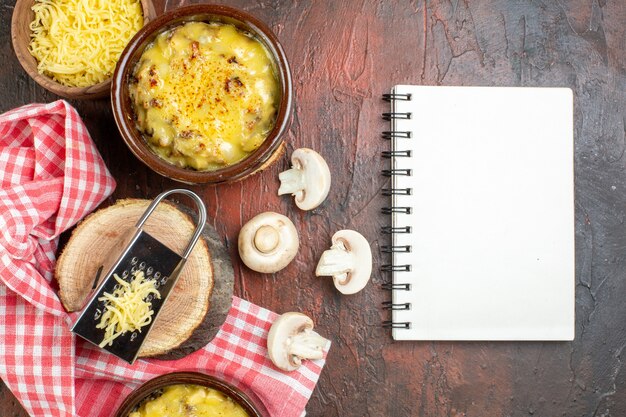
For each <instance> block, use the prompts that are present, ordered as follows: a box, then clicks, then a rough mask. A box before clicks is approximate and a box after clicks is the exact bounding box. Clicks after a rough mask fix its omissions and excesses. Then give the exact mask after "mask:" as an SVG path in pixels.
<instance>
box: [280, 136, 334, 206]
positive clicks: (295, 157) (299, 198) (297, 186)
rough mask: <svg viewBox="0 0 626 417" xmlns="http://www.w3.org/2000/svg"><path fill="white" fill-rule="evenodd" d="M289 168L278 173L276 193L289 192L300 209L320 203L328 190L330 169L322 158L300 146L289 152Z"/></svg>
mask: <svg viewBox="0 0 626 417" xmlns="http://www.w3.org/2000/svg"><path fill="white" fill-rule="evenodd" d="M291 165H292V167H291V169H288V170H287V171H284V172H281V173H280V174H278V178H279V179H280V188H279V189H278V195H283V194H291V195H293V196H294V197H295V200H296V206H298V208H300V209H301V210H313V209H314V208H315V207H317V206H319V205H320V204H322V202H323V201H324V200H325V199H326V196H327V195H328V190H330V170H329V169H328V165H327V164H326V161H324V158H322V156H321V155H320V154H318V153H317V152H315V151H314V150H312V149H307V148H300V149H296V150H295V151H293V153H292V154H291Z"/></svg>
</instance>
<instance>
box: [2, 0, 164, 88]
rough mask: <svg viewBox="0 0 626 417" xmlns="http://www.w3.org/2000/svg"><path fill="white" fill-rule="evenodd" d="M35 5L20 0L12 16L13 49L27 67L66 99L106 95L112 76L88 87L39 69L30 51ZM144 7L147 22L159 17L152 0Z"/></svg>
mask: <svg viewBox="0 0 626 417" xmlns="http://www.w3.org/2000/svg"><path fill="white" fill-rule="evenodd" d="M33 4H35V0H17V2H16V3H15V8H14V9H13V16H12V18H11V40H12V41H13V49H14V50H15V55H17V59H18V60H19V61H20V64H21V65H22V67H23V68H24V70H25V71H26V72H27V73H28V75H29V76H30V77H31V78H32V79H33V80H35V81H36V82H37V84H39V85H40V86H42V87H43V88H45V89H46V90H48V91H51V92H53V93H54V94H57V95H59V96H62V97H65V98H70V99H85V98H99V97H104V96H106V95H107V94H108V92H109V90H110V89H111V79H109V80H106V81H103V82H101V83H99V84H96V85H92V86H89V87H68V86H65V85H63V84H60V83H58V82H56V81H54V80H53V79H52V78H50V77H47V76H45V75H43V74H40V73H39V71H37V60H35V58H34V57H33V56H32V55H31V54H30V52H29V50H28V45H29V44H30V33H31V31H30V24H31V22H32V21H33V19H34V18H35V13H34V12H33V11H32V10H31V7H33ZM141 7H142V9H143V16H144V24H146V23H147V22H149V21H150V20H152V19H154V18H155V17H156V12H155V11H154V5H153V4H152V1H151V0H141Z"/></svg>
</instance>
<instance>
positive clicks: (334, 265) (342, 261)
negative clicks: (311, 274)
mask: <svg viewBox="0 0 626 417" xmlns="http://www.w3.org/2000/svg"><path fill="white" fill-rule="evenodd" d="M354 265H355V260H354V256H353V255H352V253H351V252H348V250H347V249H346V246H345V245H344V244H343V242H341V241H339V242H337V243H335V244H333V245H332V246H331V247H330V249H329V250H326V251H324V253H322V256H321V257H320V261H319V263H318V264H317V268H315V275H317V276H318V277H319V276H332V277H333V278H335V279H336V280H338V281H339V283H341V284H345V282H346V280H347V278H348V273H350V272H351V271H352V268H353V267H354Z"/></svg>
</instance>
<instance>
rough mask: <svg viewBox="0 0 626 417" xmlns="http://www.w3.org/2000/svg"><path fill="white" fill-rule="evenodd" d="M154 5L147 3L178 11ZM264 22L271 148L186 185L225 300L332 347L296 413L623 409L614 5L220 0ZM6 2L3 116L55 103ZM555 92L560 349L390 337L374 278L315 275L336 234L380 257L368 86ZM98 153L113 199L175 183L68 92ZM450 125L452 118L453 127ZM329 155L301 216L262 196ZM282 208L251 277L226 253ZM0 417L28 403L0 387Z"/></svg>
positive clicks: (377, 91)
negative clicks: (227, 277) (566, 236)
mask: <svg viewBox="0 0 626 417" xmlns="http://www.w3.org/2000/svg"><path fill="white" fill-rule="evenodd" d="M186 3H187V2H186V1H180V0H167V1H166V0H160V1H156V2H155V5H156V7H157V10H158V11H163V10H164V8H165V7H167V8H168V9H171V8H174V7H177V6H180V5H182V4H186ZM216 3H224V4H228V5H230V6H233V7H241V8H243V9H244V10H246V11H247V12H249V13H252V14H254V15H255V16H257V17H258V18H260V19H262V20H263V21H265V22H266V23H268V24H269V25H270V27H272V28H273V29H274V31H275V32H276V34H277V36H278V38H279V39H280V40H281V42H282V43H283V46H284V48H285V51H286V54H287V56H288V58H289V60H290V65H291V68H292V72H293V79H294V88H295V100H294V104H295V107H294V116H293V123H292V126H291V130H290V132H289V134H288V136H287V138H286V139H287V149H286V153H285V154H284V155H283V156H282V157H281V159H280V160H279V161H278V162H277V163H276V164H275V165H273V166H271V167H269V168H268V169H266V170H265V171H263V172H261V173H259V174H257V175H254V176H252V177H250V178H247V179H245V180H243V181H241V182H238V183H235V184H230V185H223V186H218V187H201V186H195V187H190V188H191V189H193V190H194V191H195V192H197V193H198V194H200V195H201V196H202V198H203V199H204V201H205V202H206V204H207V208H208V214H209V218H210V219H211V220H210V222H211V223H212V225H213V226H214V227H215V229H216V230H217V234H218V235H219V236H224V237H225V244H226V247H227V248H228V251H229V252H230V255H231V257H232V259H233V263H234V268H235V270H234V272H235V294H236V295H238V296H241V297H243V298H245V299H247V300H249V301H251V302H253V303H256V304H259V305H261V306H263V307H267V308H269V309H272V310H274V311H276V312H278V313H282V312H285V311H301V312H304V313H306V314H308V315H310V316H311V317H312V318H313V319H314V321H315V322H316V329H317V330H318V331H319V332H320V333H321V334H322V335H324V336H325V337H327V338H329V339H331V340H332V341H333V345H332V348H331V351H330V355H329V357H328V361H327V365H326V367H325V368H324V371H323V373H322V375H321V378H320V381H319V383H318V386H317V388H316V390H315V392H314V393H313V397H312V399H311V401H310V402H309V404H308V406H307V412H308V415H310V416H325V417H335V416H356V417H362V416H398V417H402V416H428V417H462V416H463V417H484V416H498V417H500V416H511V417H521V416H540V417H544V416H547V417H552V416H566V417H569V416H598V417H599V416H623V415H626V366H624V365H623V363H624V352H625V350H624V348H625V346H626V326H625V325H624V322H625V320H624V317H626V303H624V297H625V296H626V256H624V252H625V250H626V249H625V248H626V223H625V220H626V158H624V150H625V149H626V138H625V135H626V134H625V125H626V116H625V114H624V109H625V108H626V46H625V43H624V42H625V41H624V40H625V39H626V25H625V24H624V23H625V22H626V4H624V2H623V1H597V0H570V1H562V0H560V1H549V2H547V1H534V0H519V1H514V2H511V1H507V0H476V1H467V0H464V1H443V0H429V1H422V0H417V1H415V0H410V1H399V0H390V1H381V0H344V1H312V0H301V1H293V0H228V1H225V0H222V1H216ZM12 7H13V2H12V1H11V0H0V59H2V62H3V65H2V66H0V95H1V97H2V101H0V111H6V110H9V109H11V108H14V107H17V106H19V105H23V104H27V103H32V102H50V101H53V100H55V99H57V98H58V97H56V96H55V95H53V94H51V93H48V92H46V91H44V90H43V89H41V88H40V87H39V86H38V85H37V84H36V83H35V82H33V81H32V80H31V79H30V78H29V77H28V76H27V75H26V73H24V72H23V70H22V69H21V67H20V65H19V63H18V62H17V59H16V58H15V55H14V53H13V50H12V48H11V42H10V34H9V26H10V19H11V12H12ZM401 83H414V84H426V85H438V84H443V85H500V86H562V87H570V88H572V89H573V91H574V97H575V98H574V102H575V113H574V120H575V185H576V225H575V227H576V279H577V288H576V323H577V324H576V339H575V340H574V341H573V342H572V343H541V342H530V343H508V342H503V343H488V342H485V343H438V342H429V343H419V342H410V343H398V342H393V341H392V340H391V338H390V336H389V332H388V331H386V330H383V329H382V328H381V327H380V323H381V322H382V321H383V320H388V319H389V317H390V314H389V312H387V311H384V310H382V309H381V302H383V301H386V300H388V299H389V294H388V293H386V292H385V291H383V290H381V289H380V284H382V283H383V282H386V281H387V280H388V278H389V277H388V276H386V275H382V274H379V273H375V275H374V276H373V279H372V282H371V283H370V284H369V285H368V287H366V288H365V289H364V290H363V291H362V292H360V293H358V294H356V295H354V296H342V295H340V294H338V293H337V292H336V290H335V289H334V287H333V285H332V282H331V280H327V279H321V278H319V279H318V278H316V277H315V275H314V269H315V265H316V263H317V259H318V258H319V256H320V255H321V253H322V252H323V251H324V250H325V249H327V248H328V247H329V246H330V237H331V236H332V234H333V233H334V232H335V231H337V230H339V229H343V228H351V229H355V230H357V231H359V232H361V233H362V234H363V235H364V236H365V237H366V238H367V239H368V240H369V241H370V243H371V246H372V252H373V253H374V265H375V267H376V266H379V265H380V264H382V263H387V262H388V258H387V257H386V255H384V254H382V253H380V246H381V245H383V244H388V242H387V239H386V237H384V236H383V235H381V234H380V228H381V227H382V226H389V223H390V220H389V218H388V217H386V216H383V215H381V214H380V209H381V207H383V206H385V205H386V204H387V201H386V200H385V199H384V198H383V197H381V195H380V189H381V188H383V187H386V186H388V183H387V180H386V179H385V178H383V177H381V176H379V175H378V173H379V172H380V170H381V169H383V168H386V167H385V162H384V161H383V160H382V159H381V158H380V152H381V151H383V150H388V148H389V143H388V142H387V141H384V140H382V139H380V132H381V131H383V130H387V129H388V124H387V123H386V122H384V121H382V120H381V118H380V114H381V113H382V112H384V111H388V103H385V102H383V101H382V100H381V98H380V96H381V94H382V93H384V92H388V91H389V89H390V88H391V87H392V86H393V85H394V84H401ZM72 104H73V105H75V106H76V107H77V109H78V111H79V113H80V115H81V116H82V117H83V119H84V121H85V123H86V125H87V127H88V128H89V131H90V133H91V135H92V137H93V139H94V141H95V142H96V144H97V146H98V149H99V150H100V152H101V153H102V155H103V157H104V160H105V161H106V163H107V165H108V167H109V169H110V170H111V172H112V173H113V175H114V176H115V178H116V180H117V182H118V187H117V190H116V192H115V194H114V195H113V196H112V197H111V202H112V201H115V200H116V199H119V198H129V197H135V198H154V197H155V196H156V195H158V194H159V193H160V192H161V191H163V190H166V189H169V188H174V187H177V186H179V184H177V183H175V182H173V181H170V180H168V179H165V178H163V177H161V176H159V175H157V174H155V173H153V172H151V171H150V170H149V169H147V168H146V167H144V166H143V165H141V164H140V163H139V162H138V161H137V160H136V159H135V158H134V157H133V155H132V154H131V153H130V152H129V151H128V149H127V148H126V147H125V145H124V144H123V142H122V140H121V138H120V137H119V135H118V134H117V131H116V128H115V125H114V122H113V118H112V116H111V110H110V103H109V101H108V100H106V99H105V100H98V101H73V102H72ZM450 123H454V120H450ZM298 147H309V148H312V149H315V150H317V151H319V152H320V153H321V154H322V155H323V156H324V157H325V158H326V159H327V161H328V163H329V166H330V169H331V172H332V175H333V185H332V188H331V190H330V194H329V197H328V199H327V201H326V202H325V203H324V204H323V205H322V206H320V207H319V208H318V209H316V210H314V211H312V212H302V211H299V210H298V209H297V208H296V207H295V205H294V204H293V202H292V201H291V199H289V198H287V197H280V198H279V197H277V196H276V191H277V189H278V179H277V176H278V173H279V172H280V171H282V170H284V169H286V168H287V167H288V164H289V159H288V158H289V155H290V154H291V152H292V151H293V149H295V148H298ZM266 210H273V211H277V212H279V213H282V214H285V215H287V216H288V217H289V218H291V219H292V220H293V221H294V223H295V224H296V227H297V228H298V232H299V234H300V236H301V249H300V252H299V253H298V255H297V257H296V258H295V260H294V261H293V262H292V263H291V264H290V265H289V266H288V267H287V268H286V269H285V270H283V271H280V272H279V273H276V274H274V275H270V276H263V275H260V274H257V273H254V272H252V271H250V270H248V269H246V268H245V267H242V266H241V263H240V261H239V259H238V255H237V249H236V247H237V245H236V242H237V240H236V239H237V234H238V231H239V228H240V227H241V226H242V225H243V223H244V222H245V221H246V220H247V219H249V218H251V217H253V216H254V215H256V214H258V213H259V212H261V211H266ZM0 415H2V416H12V417H24V416H26V414H25V412H24V411H23V410H22V408H21V407H20V405H19V404H18V403H17V402H16V401H15V399H14V397H13V396H12V395H11V393H10V392H8V390H6V388H3V387H2V385H1V384H0Z"/></svg>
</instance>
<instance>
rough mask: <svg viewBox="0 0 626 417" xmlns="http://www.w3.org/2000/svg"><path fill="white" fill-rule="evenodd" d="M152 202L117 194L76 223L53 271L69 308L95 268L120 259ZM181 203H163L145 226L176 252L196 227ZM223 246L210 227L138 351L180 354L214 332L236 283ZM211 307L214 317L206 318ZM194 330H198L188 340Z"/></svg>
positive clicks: (82, 298)
mask: <svg viewBox="0 0 626 417" xmlns="http://www.w3.org/2000/svg"><path fill="white" fill-rule="evenodd" d="M149 203H150V200H144V199H122V200H119V201H117V202H116V203H115V204H113V205H112V206H109V207H107V208H104V209H100V210H98V211H96V212H94V213H93V214H91V215H89V216H88V217H86V218H85V219H84V220H83V221H82V222H81V223H80V224H79V225H78V226H77V227H76V228H75V230H74V232H73V233H72V235H71V237H70V239H69V241H68V242H67V244H66V245H65V246H64V248H63V249H62V251H61V254H60V256H59V259H58V262H57V267H56V273H55V278H56V279H57V281H58V283H59V295H60V298H61V301H62V302H63V305H64V306H65V307H66V309H68V311H78V310H80V309H82V307H83V305H84V304H85V303H86V301H87V300H86V297H87V295H88V293H89V292H90V290H91V288H92V285H93V280H94V278H95V276H96V272H97V269H98V268H99V267H100V265H103V264H104V265H106V263H107V261H114V260H115V259H117V256H118V255H119V253H121V251H122V250H123V248H122V246H123V245H122V241H123V238H124V236H125V235H127V234H128V233H130V232H132V231H133V230H134V227H133V226H134V224H135V222H136V221H137V219H139V217H140V216H141V215H142V214H143V212H144V211H145V210H146V208H147V207H148V205H149ZM182 207H184V206H180V205H179V206H178V207H176V206H174V205H172V204H170V203H163V204H159V206H157V208H156V210H155V211H154V213H153V214H152V215H151V216H150V218H149V219H148V221H147V222H146V224H145V226H144V230H145V231H146V232H147V233H149V234H150V235H151V236H153V237H155V238H156V239H157V240H159V241H160V242H162V243H164V244H165V245H166V246H168V247H169V248H170V249H171V250H172V251H174V252H176V253H182V252H183V251H184V249H185V248H186V246H187V244H188V242H189V239H190V238H191V235H192V234H193V232H194V230H195V228H196V225H195V223H194V221H193V219H192V217H191V216H189V215H188V214H187V213H190V210H189V209H187V208H184V209H183V210H184V211H183V210H181V209H180V208H182ZM221 246H222V245H221V243H220V241H219V237H217V235H216V233H215V231H214V229H213V228H212V227H210V226H208V227H206V228H205V229H204V231H203V235H202V239H200V240H199V241H198V243H197V244H196V246H195V248H194V250H193V251H192V252H191V255H190V256H189V259H188V261H187V263H186V265H185V268H184V269H183V271H182V273H181V274H180V277H179V278H178V281H177V283H176V286H175V287H174V288H173V290H172V292H171V294H170V296H169V298H168V300H167V302H166V303H165V304H164V306H163V309H162V311H161V314H160V315H159V317H158V318H157V319H156V321H155V323H154V325H153V327H152V330H151V331H150V335H149V336H148V338H147V339H146V341H145V342H144V344H143V346H142V348H141V350H140V351H139V356H140V357H154V356H158V357H161V358H168V359H173V358H178V357H182V356H184V354H186V353H190V352H191V351H193V350H197V349H199V348H200V347H202V346H204V345H205V344H206V343H208V342H209V341H210V340H211V339H212V338H213V336H214V335H215V334H216V332H217V330H218V329H219V327H220V326H221V324H222V323H223V322H224V319H225V318H226V315H227V313H228V310H229V308H230V305H231V299H232V286H233V274H232V267H229V266H230V257H229V256H228V253H227V252H225V250H224V249H223V248H222V247H221ZM110 258H113V259H110ZM214 266H216V267H217V268H214ZM107 268H108V267H107ZM214 292H215V295H214ZM209 311H210V312H211V313H210V314H209V316H210V317H207V318H205V317H206V316H207V313H208V312H209ZM207 327H208V328H207ZM192 334H195V335H196V336H195V338H193V339H192V340H189V339H190V338H191V336H192Z"/></svg>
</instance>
